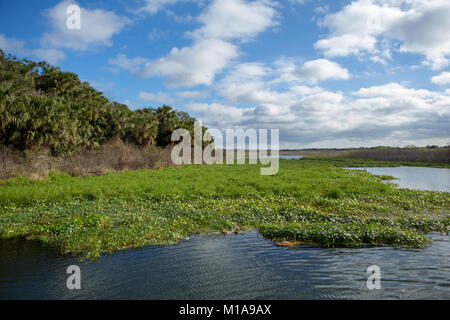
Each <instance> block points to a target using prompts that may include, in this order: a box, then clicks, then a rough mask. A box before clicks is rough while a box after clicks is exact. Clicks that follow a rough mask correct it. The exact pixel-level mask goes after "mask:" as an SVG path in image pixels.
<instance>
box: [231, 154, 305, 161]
mask: <svg viewBox="0 0 450 320" xmlns="http://www.w3.org/2000/svg"><path fill="white" fill-rule="evenodd" d="M272 158H275V157H272V156H265V157H259V156H258V157H246V158H245V159H272ZM278 158H280V159H286V160H295V159H301V158H303V156H285V155H279V156H278ZM237 159H239V158H237ZM241 159H242V158H241Z"/></svg>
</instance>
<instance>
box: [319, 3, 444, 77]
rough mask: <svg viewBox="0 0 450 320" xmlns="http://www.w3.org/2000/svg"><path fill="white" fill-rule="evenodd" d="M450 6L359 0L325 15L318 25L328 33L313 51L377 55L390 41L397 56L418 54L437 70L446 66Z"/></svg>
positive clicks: (343, 54)
mask: <svg viewBox="0 0 450 320" xmlns="http://www.w3.org/2000/svg"><path fill="white" fill-rule="evenodd" d="M449 16H450V2H449V1H447V0H434V1H429V0H415V1H410V0H359V1H353V2H351V3H350V4H348V5H346V6H345V7H344V8H343V9H342V10H340V11H338V12H336V13H332V14H328V15H326V16H325V17H324V18H323V19H322V20H320V22H319V25H320V26H322V27H326V28H328V29H329V30H330V34H329V35H328V36H327V38H325V39H321V40H319V41H317V42H316V44H315V48H316V49H319V50H322V51H323V52H324V54H325V55H326V56H330V57H334V56H347V55H351V54H355V55H359V54H362V53H369V54H371V55H375V54H378V53H380V48H379V45H378V44H379V43H382V42H383V41H384V40H386V39H389V40H391V41H393V42H394V43H396V44H398V45H397V46H396V47H395V49H396V50H398V51H399V52H409V53H417V54H421V55H423V56H424V57H425V59H424V61H423V63H424V64H425V65H427V66H429V67H430V68H432V69H434V70H437V69H441V68H443V67H445V66H447V65H448V64H449V59H448V56H449V55H450V37H448V30H449V29H450V19H448V17H449Z"/></svg>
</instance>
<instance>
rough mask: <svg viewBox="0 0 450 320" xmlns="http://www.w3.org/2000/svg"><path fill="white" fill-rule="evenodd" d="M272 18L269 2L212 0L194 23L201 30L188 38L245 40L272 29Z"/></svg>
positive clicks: (273, 11) (273, 10)
mask: <svg viewBox="0 0 450 320" xmlns="http://www.w3.org/2000/svg"><path fill="white" fill-rule="evenodd" d="M276 17H277V12H276V10H275V9H274V8H273V7H272V4H271V3H270V2H269V1H264V0H256V1H252V2H249V1H244V0H227V1H221V0H215V1H213V2H212V3H211V5H210V6H209V7H208V8H207V9H206V10H205V11H204V12H203V13H202V14H201V15H200V16H199V17H198V19H197V20H198V21H199V22H200V23H201V24H202V27H201V28H199V29H197V30H195V31H194V32H189V33H188V35H190V36H192V37H194V38H197V39H204V38H214V39H242V40H246V39H249V38H252V37H254V36H256V35H257V34H258V33H260V32H262V31H264V30H266V29H267V28H268V27H271V26H274V25H276V24H277V21H276Z"/></svg>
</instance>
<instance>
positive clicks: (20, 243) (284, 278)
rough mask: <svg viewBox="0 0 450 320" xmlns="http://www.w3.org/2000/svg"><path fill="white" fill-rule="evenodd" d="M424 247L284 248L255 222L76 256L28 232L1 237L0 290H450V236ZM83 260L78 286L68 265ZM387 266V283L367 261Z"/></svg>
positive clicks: (217, 294) (342, 293)
mask: <svg viewBox="0 0 450 320" xmlns="http://www.w3.org/2000/svg"><path fill="white" fill-rule="evenodd" d="M433 239H434V241H433V244H432V246H430V247H427V248H424V249H401V248H398V249H395V248H392V247H376V248H359V249H321V248H313V247H298V248H280V247H275V246H274V245H273V243H272V241H270V240H267V239H265V238H263V237H262V236H261V235H259V234H258V233H256V232H249V233H244V234H239V235H228V236H201V237H194V238H192V239H190V240H188V241H184V242H182V243H180V244H178V245H174V246H169V247H146V248H144V249H141V250H127V251H124V252H121V253H118V254H115V255H111V256H103V257H101V258H100V259H99V260H98V261H96V262H93V263H92V262H91V263H86V262H82V263H80V262H79V261H78V260H77V259H76V258H73V257H61V256H59V255H58V254H57V253H56V252H54V251H52V250H51V249H48V248H47V249H46V248H44V247H42V246H41V245H39V244H37V243H30V242H29V241H26V240H15V241H3V242H1V247H0V259H1V260H0V261H1V263H0V299H25V298H26V299H380V298H381V299H391V298H392V299H430V298H435V299H450V241H449V237H447V236H445V237H444V236H440V235H437V234H435V235H433ZM71 264H77V265H80V267H81V286H82V288H81V290H77V291H71V290H68V289H67V288H66V279H67V275H66V273H65V271H66V268H67V267H68V266H69V265H71ZM373 264H376V265H378V266H379V267H380V268H381V273H382V281H381V286H382V289H381V290H368V289H367V287H366V279H367V275H366V269H367V267H368V266H369V265H373Z"/></svg>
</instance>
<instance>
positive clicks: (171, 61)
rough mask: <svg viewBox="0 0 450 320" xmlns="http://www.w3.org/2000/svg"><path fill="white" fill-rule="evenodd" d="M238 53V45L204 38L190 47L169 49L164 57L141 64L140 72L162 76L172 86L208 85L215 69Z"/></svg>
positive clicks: (211, 80) (144, 74) (220, 67)
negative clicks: (142, 65)
mask: <svg viewBox="0 0 450 320" xmlns="http://www.w3.org/2000/svg"><path fill="white" fill-rule="evenodd" d="M237 56H238V48H237V47H236V46H235V45H233V44H231V43H229V42H226V41H223V40H219V39H206V40H201V41H198V42H196V43H195V44H194V45H192V46H190V47H184V48H182V49H178V48H173V49H172V51H171V52H170V53H169V54H168V55H167V56H165V57H163V58H160V59H157V60H153V61H149V62H147V63H145V65H144V67H143V70H142V71H141V75H142V76H144V77H152V76H164V77H167V78H168V84H169V85H174V86H187V87H189V86H194V85H198V84H204V85H210V84H212V82H213V81H214V76H215V74H216V73H217V72H219V71H220V70H222V69H223V68H224V67H225V66H227V64H228V62H229V61H230V60H231V59H234V58H236V57H237Z"/></svg>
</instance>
